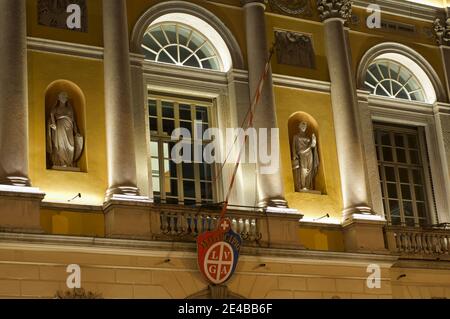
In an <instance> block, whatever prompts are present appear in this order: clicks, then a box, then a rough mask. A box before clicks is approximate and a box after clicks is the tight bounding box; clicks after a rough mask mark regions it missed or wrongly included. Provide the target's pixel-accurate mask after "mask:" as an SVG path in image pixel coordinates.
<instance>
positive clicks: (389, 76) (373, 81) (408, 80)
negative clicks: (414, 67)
mask: <svg viewBox="0 0 450 319" xmlns="http://www.w3.org/2000/svg"><path fill="white" fill-rule="evenodd" d="M365 84H366V86H367V88H368V89H369V90H370V91H371V93H372V94H375V95H380V96H387V97H390V98H399V99H404V100H409V101H419V102H425V92H424V89H423V87H422V86H421V85H420V82H419V81H418V80H417V78H416V76H415V75H414V74H413V73H412V72H411V71H410V70H409V69H407V68H406V67H405V66H403V65H402V64H400V63H397V62H396V61H392V60H377V61H375V62H374V63H372V64H371V65H370V67H369V69H368V70H367V76H366V81H365Z"/></svg>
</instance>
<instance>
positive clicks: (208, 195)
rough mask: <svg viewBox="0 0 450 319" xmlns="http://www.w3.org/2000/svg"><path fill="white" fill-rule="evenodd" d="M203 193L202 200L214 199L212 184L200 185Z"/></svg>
mask: <svg viewBox="0 0 450 319" xmlns="http://www.w3.org/2000/svg"><path fill="white" fill-rule="evenodd" d="M200 187H201V191H202V199H212V197H213V196H212V184H211V183H200Z"/></svg>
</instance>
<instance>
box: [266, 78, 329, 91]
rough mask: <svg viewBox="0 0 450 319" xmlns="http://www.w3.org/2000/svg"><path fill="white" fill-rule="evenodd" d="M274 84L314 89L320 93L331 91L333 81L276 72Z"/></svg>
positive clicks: (292, 87)
mask: <svg viewBox="0 0 450 319" xmlns="http://www.w3.org/2000/svg"><path fill="white" fill-rule="evenodd" d="M273 85H274V86H279V87H285V88H290V89H299V90H307V91H314V92H319V93H327V94H329V93H330V92H331V83H330V82H325V81H318V80H312V79H307V78H299V77H293V76H288V75H281V74H274V75H273Z"/></svg>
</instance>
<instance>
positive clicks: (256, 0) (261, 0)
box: [241, 0, 267, 9]
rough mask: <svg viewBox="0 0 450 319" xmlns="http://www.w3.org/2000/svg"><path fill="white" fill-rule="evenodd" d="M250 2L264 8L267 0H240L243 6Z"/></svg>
mask: <svg viewBox="0 0 450 319" xmlns="http://www.w3.org/2000/svg"><path fill="white" fill-rule="evenodd" d="M250 4H259V5H262V6H263V7H264V9H265V8H266V4H267V0H241V5H242V6H243V7H245V6H247V5H250Z"/></svg>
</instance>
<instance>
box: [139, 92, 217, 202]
mask: <svg viewBox="0 0 450 319" xmlns="http://www.w3.org/2000/svg"><path fill="white" fill-rule="evenodd" d="M152 99H153V100H156V101H157V112H158V114H157V121H158V132H157V134H156V135H155V134H153V133H152V132H156V131H152V130H151V127H150V112H149V103H148V102H149V101H150V100H152ZM146 101H147V104H146V113H145V114H146V115H147V116H146V126H147V128H148V129H147V134H146V135H147V145H148V149H149V152H148V159H149V163H148V166H149V180H150V181H149V183H150V184H151V185H153V169H152V159H154V158H155V156H154V154H151V147H150V143H151V142H158V152H159V154H164V148H163V145H164V143H165V142H166V141H167V142H173V141H172V140H171V136H170V135H168V134H167V135H166V134H164V132H161V131H160V130H159V129H160V128H162V127H163V124H162V122H163V116H162V112H161V110H162V108H161V104H162V101H164V102H172V103H173V104H174V106H175V112H174V122H175V123H174V124H175V128H177V122H178V123H179V122H180V118H179V111H178V112H177V111H176V109H177V108H178V107H179V105H180V104H186V105H191V106H192V105H195V106H197V107H207V108H208V124H209V128H213V127H217V126H216V123H217V120H216V116H215V114H216V112H217V106H216V105H217V100H216V99H215V98H211V97H200V96H187V95H185V94H170V93H164V92H155V91H154V90H152V89H150V88H149V89H148V90H147V94H146ZM194 115H195V110H194V109H193V108H191V118H195V116H194ZM192 138H193V139H194V138H195V136H194V137H192ZM155 139H157V140H155ZM209 142H210V141H206V142H205V141H204V142H203V143H204V144H205V143H209ZM164 160H165V159H164V156H159V157H158V164H159V170H160V169H161V167H164ZM182 165H183V164H182V163H181V164H176V167H177V187H178V195H177V197H178V204H176V205H185V203H184V201H185V196H184V188H183V182H184V181H185V179H183V172H182V170H183V168H182ZM219 168H220V164H219V163H213V164H211V178H212V179H211V186H212V201H211V202H210V203H217V202H219V201H220V200H221V193H222V192H221V191H222V188H221V183H220V181H219V180H214V179H215V176H216V175H217V172H218V169H219ZM159 182H160V187H161V188H160V196H159V197H160V201H161V203H163V204H166V203H167V202H166V200H167V194H166V192H165V189H164V187H165V177H164V174H161V171H160V174H159ZM194 182H195V194H196V199H195V200H196V203H195V204H196V205H200V204H205V203H202V202H203V200H202V198H201V183H202V180H201V178H200V171H199V167H198V164H197V165H194ZM152 193H153V194H152V198H155V190H153V186H152Z"/></svg>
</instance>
